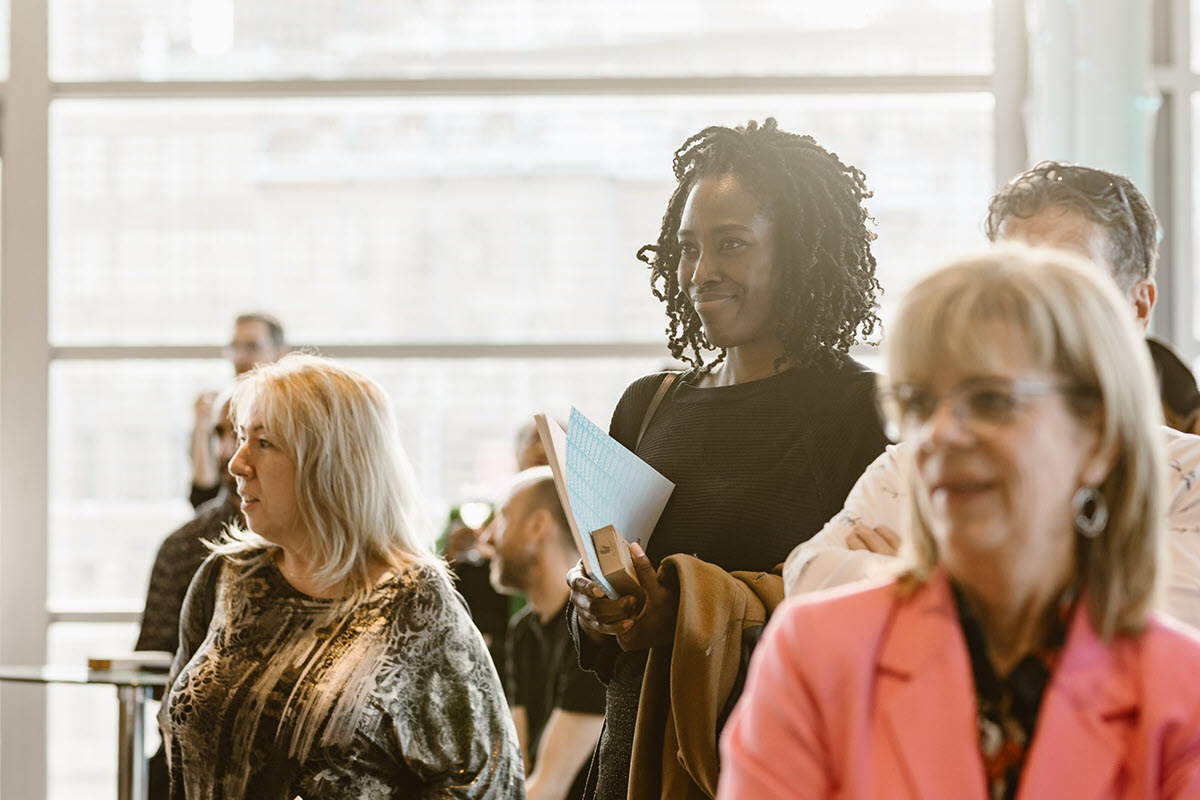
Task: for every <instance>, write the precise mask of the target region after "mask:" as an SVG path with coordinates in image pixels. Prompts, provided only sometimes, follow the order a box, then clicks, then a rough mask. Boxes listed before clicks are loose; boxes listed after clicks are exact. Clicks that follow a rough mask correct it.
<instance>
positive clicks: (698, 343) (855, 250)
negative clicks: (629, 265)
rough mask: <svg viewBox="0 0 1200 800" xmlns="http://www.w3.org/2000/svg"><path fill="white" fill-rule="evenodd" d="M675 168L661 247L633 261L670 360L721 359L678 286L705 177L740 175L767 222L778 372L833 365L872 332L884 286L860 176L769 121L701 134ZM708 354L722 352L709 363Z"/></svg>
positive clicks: (681, 152)
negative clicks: (694, 195) (662, 320)
mask: <svg viewBox="0 0 1200 800" xmlns="http://www.w3.org/2000/svg"><path fill="white" fill-rule="evenodd" d="M674 170H675V178H676V180H677V181H678V182H679V183H678V186H676V187H675V192H674V193H673V194H672V195H671V200H670V202H669V203H668V204H667V211H666V213H665V214H664V215H663V220H662V228H661V230H660V231H659V235H658V242H657V244H648V245H646V246H644V247H642V248H641V249H640V250H638V253H637V257H638V259H639V260H641V261H643V262H645V263H646V264H648V265H649V267H650V271H651V272H650V287H651V289H652V290H653V292H654V296H655V297H657V298H658V299H659V300H662V301H663V302H665V303H666V305H667V318H668V320H669V322H668V323H667V328H666V333H667V345H668V347H669V348H670V350H671V355H673V356H674V357H675V358H677V359H679V360H681V361H686V362H687V363H689V364H691V365H692V366H693V367H695V368H696V369H697V370H700V371H707V370H711V369H712V368H713V367H714V366H716V365H717V364H718V363H720V362H721V360H722V359H724V357H725V351H724V350H721V349H720V348H717V347H715V346H714V345H713V344H712V343H710V342H709V341H708V338H707V337H706V336H705V335H704V331H703V330H702V329H701V324H700V317H699V315H698V314H697V313H696V311H695V309H694V308H693V307H692V304H691V301H690V300H689V298H688V297H686V296H685V295H684V293H683V292H681V291H680V288H679V256H680V248H679V241H678V238H677V237H678V234H679V225H680V218H681V216H682V214H683V207H684V204H685V203H686V202H687V198H688V195H689V193H690V192H691V190H692V187H693V186H695V185H696V183H697V181H699V180H700V178H702V177H707V176H724V175H734V176H735V177H737V178H738V180H739V181H740V182H741V184H742V186H743V187H744V188H745V189H746V191H748V192H750V193H751V194H753V195H754V196H755V197H756V198H757V199H758V201H759V203H760V204H761V206H762V208H763V209H764V210H765V211H766V212H767V213H768V215H769V216H770V218H771V220H772V222H773V223H774V230H775V240H776V241H775V245H776V248H775V253H776V259H777V266H781V267H783V268H782V269H781V270H780V284H779V297H778V299H777V301H776V302H777V309H778V312H777V322H776V331H777V333H778V334H779V339H780V341H781V342H782V343H783V355H782V357H781V358H780V361H779V364H778V365H777V366H782V365H783V364H791V365H796V366H819V365H823V364H828V363H831V362H833V361H836V360H837V359H838V358H839V357H840V356H839V354H842V353H845V352H847V351H848V350H849V349H850V348H851V347H852V346H853V345H855V344H858V343H859V342H860V341H862V340H865V339H866V338H867V337H869V336H871V334H872V333H874V332H875V330H876V328H877V327H879V325H880V322H879V317H878V316H877V315H876V313H875V312H876V310H877V309H878V308H879V301H878V300H877V298H876V295H877V294H878V293H880V292H882V288H881V287H880V285H879V281H878V279H876V277H875V256H874V255H872V254H871V242H872V241H874V239H875V233H874V232H873V231H871V230H870V229H869V228H868V225H867V223H868V220H870V221H872V222H873V221H874V220H872V218H871V217H870V216H868V214H867V211H866V209H865V208H864V207H863V201H864V200H865V199H867V198H869V197H871V192H870V191H868V189H867V185H866V176H865V175H863V173H862V172H861V171H860V170H858V169H856V168H854V167H852V166H848V165H846V164H843V163H842V161H841V159H839V158H838V156H837V154H836V153H831V152H829V151H828V150H826V149H825V148H823V147H821V146H820V145H819V144H817V143H816V141H815V140H814V139H813V138H812V137H811V136H800V135H797V134H794V133H788V132H787V131H783V130H780V129H779V127H778V123H776V121H775V119H774V118H773V117H768V118H767V119H766V121H765V122H763V124H762V125H759V124H758V123H757V122H755V121H753V120H751V121H750V122H748V123H747V124H746V126H745V127H737V128H726V127H721V126H711V127H708V128H705V129H704V130H702V131H700V132H699V133H697V134H696V135H694V136H692V137H690V138H689V139H688V140H687V141H686V142H684V143H683V145H682V146H681V147H680V148H679V149H678V150H676V151H675V159H674ZM860 333H861V336H862V339H860V337H859V335H860ZM689 349H690V351H691V352H690V353H688V352H685V351H687V350H689ZM705 350H717V351H719V352H718V355H717V357H716V358H715V359H714V360H713V361H712V362H710V363H708V364H705V363H704V356H703V351H705Z"/></svg>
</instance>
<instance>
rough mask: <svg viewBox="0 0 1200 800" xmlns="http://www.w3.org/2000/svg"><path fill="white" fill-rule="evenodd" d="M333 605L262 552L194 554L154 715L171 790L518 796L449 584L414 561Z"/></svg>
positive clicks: (223, 794) (498, 723)
mask: <svg viewBox="0 0 1200 800" xmlns="http://www.w3.org/2000/svg"><path fill="white" fill-rule="evenodd" d="M336 609H337V606H336V602H335V601H330V600H320V599H315V598H312V597H309V596H307V595H304V594H301V593H299V592H297V591H296V590H295V589H293V588H292V587H291V585H290V584H288V583H287V581H285V580H284V579H283V576H282V575H281V574H280V573H279V571H278V569H277V568H276V567H275V565H274V563H273V562H272V560H271V558H270V552H269V551H264V552H263V553H262V554H259V555H258V556H257V557H255V558H252V559H249V560H247V561H246V562H244V563H233V562H230V561H227V560H223V559H220V558H217V557H214V558H210V559H209V560H208V561H206V562H205V563H204V565H203V566H202V567H201V568H200V570H199V571H198V572H197V575H196V580H195V581H194V582H193V584H192V587H191V589H190V590H189V594H188V598H187V600H186V601H185V605H184V613H183V620H182V625H181V641H180V650H179V652H178V653H177V654H176V659H175V665H174V667H173V668H172V685H171V689H170V693H169V694H168V697H167V699H166V701H165V702H164V703H163V708H162V712H161V713H160V717H161V719H160V722H161V723H162V724H163V726H164V729H169V731H170V734H171V738H172V742H171V755H172V760H171V784H172V793H173V796H180V797H182V796H184V795H185V794H186V796H187V797H188V798H189V800H209V799H214V800H215V798H255V800H276V798H278V799H279V800H292V798H295V797H297V796H300V797H304V798H322V800H327V799H328V800H342V799H344V800H350V798H355V800H360V799H361V800H384V798H389V799H390V798H400V797H406V798H407V797H426V798H505V800H509V798H521V797H524V788H523V787H524V778H523V772H524V770H523V766H522V762H521V756H520V752H519V749H518V745H517V740H516V734H515V731H514V729H513V726H512V721H511V719H510V717H509V715H508V710H507V707H506V705H505V702H504V695H503V692H502V690H501V688H500V683H499V679H498V677H497V675H496V671H495V668H494V667H493V666H492V662H491V659H490V657H489V656H488V654H487V650H486V648H485V647H484V643H483V640H482V638H481V637H480V635H479V633H478V631H477V630H476V629H475V627H474V626H473V625H472V624H471V621H470V617H469V616H468V614H467V611H466V608H465V606H464V604H463V603H462V600H461V598H460V597H459V596H458V595H457V593H455V591H454V590H453V588H452V587H451V585H450V583H449V581H448V580H447V579H446V578H445V577H443V576H442V575H440V574H438V573H436V572H435V571H433V570H430V569H428V568H424V567H418V568H413V569H410V570H408V571H406V572H405V573H403V574H401V575H398V576H396V577H394V578H392V579H390V580H388V581H385V582H384V583H382V584H380V585H379V586H378V587H376V589H375V590H374V592H373V593H372V594H371V595H370V597H368V598H367V600H365V601H364V602H362V603H360V604H359V605H357V606H355V607H353V608H352V609H349V610H347V611H344V612H338V611H337V610H336ZM210 617H211V623H210V621H209V619H210Z"/></svg>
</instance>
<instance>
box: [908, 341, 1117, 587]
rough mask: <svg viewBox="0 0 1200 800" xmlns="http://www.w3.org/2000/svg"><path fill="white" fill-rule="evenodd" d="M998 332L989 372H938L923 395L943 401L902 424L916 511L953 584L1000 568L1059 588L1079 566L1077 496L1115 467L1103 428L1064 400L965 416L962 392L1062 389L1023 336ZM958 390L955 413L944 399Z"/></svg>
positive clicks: (1034, 400)
mask: <svg viewBox="0 0 1200 800" xmlns="http://www.w3.org/2000/svg"><path fill="white" fill-rule="evenodd" d="M995 329H996V330H995V337H994V341H995V343H996V351H997V352H996V353H995V354H994V358H992V359H991V363H990V364H989V366H988V370H987V373H986V374H978V373H971V374H968V373H966V372H964V371H962V370H959V369H957V368H955V367H952V366H949V365H946V364H943V365H941V366H939V367H937V368H936V369H934V371H933V372H932V373H931V375H930V379H929V381H928V382H927V383H926V384H925V385H924V389H926V390H927V391H928V392H929V393H930V394H931V396H933V397H936V398H940V402H938V403H937V404H936V407H933V408H932V409H931V411H930V412H929V413H928V414H926V415H924V416H923V418H921V419H919V420H910V421H909V422H907V423H904V422H902V423H901V425H902V429H903V434H904V437H905V439H906V440H908V441H910V442H911V446H912V450H911V452H912V454H913V458H914V466H915V472H914V478H915V483H916V487H917V494H918V502H919V505H920V507H921V509H922V514H923V516H924V517H925V518H926V521H927V523H928V526H929V530H930V533H931V534H932V535H933V538H934V541H935V542H936V543H937V546H938V549H939V551H940V553H941V559H942V562H943V563H944V564H945V565H946V568H947V569H948V570H949V572H950V574H951V575H954V576H955V577H957V578H959V579H960V580H963V581H964V582H967V583H969V582H970V579H969V576H971V575H972V574H975V573H977V572H978V571H979V570H980V569H981V568H982V569H995V568H997V566H999V567H1001V568H1003V569H1006V570H1009V571H1015V574H1018V575H1021V576H1022V577H1023V578H1033V579H1040V578H1044V579H1045V580H1046V581H1048V582H1050V583H1052V584H1060V583H1062V582H1064V581H1065V580H1066V577H1069V576H1070V575H1071V574H1072V572H1073V570H1074V566H1075V531H1074V518H1075V512H1074V510H1073V508H1072V505H1071V499H1072V496H1073V495H1074V493H1075V491H1076V490H1077V489H1079V488H1080V487H1081V486H1085V485H1086V486H1096V485H1098V484H1099V483H1101V482H1102V481H1103V479H1104V477H1105V476H1106V474H1107V471H1108V468H1109V467H1108V464H1109V462H1108V460H1107V459H1105V458H1103V457H1101V456H1099V455H1097V453H1096V451H1097V446H1098V445H1097V443H1098V433H1097V430H1096V427H1095V426H1094V425H1090V424H1085V423H1084V422H1083V421H1082V420H1080V419H1079V418H1078V416H1076V414H1074V413H1073V412H1072V410H1071V409H1070V408H1069V407H1068V400H1067V398H1066V397H1065V396H1064V394H1063V393H1062V392H1059V391H1044V392H1039V393H1033V394H1029V395H1018V396H1017V399H1016V402H1015V404H1013V406H1012V412H1011V414H1007V415H1005V414H1001V415H993V416H994V418H989V417H988V416H987V415H986V414H983V413H980V414H973V413H971V409H969V408H966V407H965V406H966V405H968V403H967V401H965V400H963V399H962V394H961V391H962V389H961V387H964V385H970V383H971V382H976V381H980V380H987V381H992V380H995V381H996V385H1000V386H1003V385H1005V384H1006V383H1008V382H1013V381H1016V382H1025V381H1029V382H1038V383H1041V384H1043V385H1044V384H1056V383H1059V382H1060V379H1059V378H1058V377H1057V376H1055V375H1052V374H1050V373H1048V372H1046V371H1045V370H1042V369H1040V368H1038V367H1037V366H1036V365H1035V364H1034V362H1033V359H1032V357H1031V356H1030V353H1029V349H1028V345H1027V343H1026V342H1025V340H1024V337H1023V336H1021V335H1020V334H1019V333H1017V332H1016V331H1015V330H1013V329H1012V328H1009V327H1008V326H1006V325H1003V324H1000V323H997V324H996V325H995ZM956 390H957V391H959V392H960V394H959V395H958V397H957V398H956V399H957V405H958V406H959V407H960V410H959V411H958V413H956V410H955V405H956V402H954V401H952V400H949V399H946V398H947V395H953V394H954V393H955V392H956ZM987 408H988V407H987V406H984V405H978V406H977V407H976V409H975V410H976V411H980V412H983V411H986V410H987Z"/></svg>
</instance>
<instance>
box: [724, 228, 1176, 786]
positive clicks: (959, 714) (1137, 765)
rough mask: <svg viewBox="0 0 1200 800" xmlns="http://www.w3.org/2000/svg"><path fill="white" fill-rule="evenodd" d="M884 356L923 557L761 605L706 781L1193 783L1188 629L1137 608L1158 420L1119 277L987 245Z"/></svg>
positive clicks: (900, 321) (1142, 590) (1153, 559)
mask: <svg viewBox="0 0 1200 800" xmlns="http://www.w3.org/2000/svg"><path fill="white" fill-rule="evenodd" d="M888 348H889V349H888V366H889V374H890V376H891V377H890V379H889V382H888V384H887V385H886V386H884V387H883V388H882V390H881V398H882V400H883V405H884V408H885V409H886V410H887V412H888V417H889V420H890V421H891V423H893V427H894V429H895V430H896V432H897V433H899V435H901V436H902V437H903V438H905V439H906V440H909V441H910V442H911V447H910V448H909V452H910V453H911V454H912V455H911V458H910V463H908V464H907V465H906V466H907V469H908V473H909V480H910V483H911V484H912V489H913V491H912V497H913V500H912V507H911V508H910V514H911V516H910V519H911V520H912V529H913V530H912V534H913V535H912V536H911V537H909V538H910V540H911V541H912V542H913V550H914V552H913V553H911V554H910V555H911V558H912V562H913V566H912V568H911V569H910V570H909V571H908V572H907V573H905V574H904V575H903V576H902V577H901V578H899V579H898V580H894V581H889V582H884V583H875V584H868V585H865V586H864V585H863V584H858V585H852V586H850V587H846V588H844V589H839V590H835V591H833V592H828V593H824V594H818V595H812V596H809V597H807V598H803V599H800V600H795V601H789V602H788V603H786V604H785V605H784V606H783V607H782V609H781V610H780V611H779V612H777V613H776V615H775V617H774V618H773V620H772V622H771V624H770V626H769V627H768V631H767V635H766V637H765V638H764V640H763V642H762V644H761V645H760V646H759V649H758V652H757V653H756V654H755V657H754V661H753V664H752V667H751V671H750V677H749V680H748V682H747V687H746V691H745V694H744V695H743V697H742V701H741V703H740V704H739V705H738V707H737V709H736V710H735V712H734V714H733V716H732V717H731V719H730V722H729V724H728V726H727V727H726V729H725V732H724V735H723V738H722V743H721V753H722V777H721V785H720V788H719V792H718V797H719V798H722V799H724V800H732V798H746V797H751V798H755V800H762V799H763V798H768V797H769V798H790V797H795V798H825V797H837V798H870V799H871V800H889V799H890V798H897V799H898V798H913V800H917V799H920V800H941V798H953V799H954V800H959V799H960V798H962V799H965V800H1014V799H1015V800H1034V799H1035V798H1054V799H1055V800H1057V799H1058V798H1072V800H1077V799H1078V800H1091V799H1092V798H1096V799H1097V800H1099V798H1113V799H1116V798H1125V799H1127V800H1134V798H1137V799H1138V800H1144V799H1146V798H1200V680H1197V676H1198V675H1200V641H1198V640H1197V639H1196V638H1195V635H1194V634H1193V633H1192V632H1191V631H1190V629H1185V628H1183V627H1181V626H1180V627H1177V626H1176V625H1175V624H1174V623H1171V622H1169V621H1165V620H1163V619H1161V618H1159V617H1158V616H1157V615H1156V614H1154V613H1153V612H1152V611H1151V607H1152V605H1153V603H1154V600H1155V595H1156V576H1157V572H1158V569H1159V558H1160V555H1159V554H1160V547H1161V530H1160V529H1161V511H1160V507H1159V505H1160V498H1159V487H1160V486H1161V481H1160V480H1159V476H1158V474H1157V471H1158V465H1159V464H1160V463H1161V457H1160V456H1158V455H1157V453H1156V450H1157V448H1158V447H1159V446H1160V443H1159V442H1158V440H1157V438H1156V436H1155V430H1154V423H1155V421H1156V420H1157V421H1159V422H1161V420H1160V419H1158V418H1159V415H1160V412H1159V411H1158V410H1157V405H1156V400H1155V398H1154V377H1153V372H1152V371H1151V368H1150V364H1149V360H1148V357H1147V354H1146V349H1145V345H1143V344H1142V343H1141V341H1140V340H1139V339H1138V337H1137V334H1136V332H1135V331H1134V329H1133V325H1132V320H1131V319H1129V312H1128V311H1127V309H1126V308H1125V307H1124V305H1123V304H1122V301H1121V299H1120V297H1119V295H1118V294H1117V293H1116V291H1115V287H1113V286H1112V284H1111V283H1110V282H1106V280H1105V279H1104V278H1103V277H1101V276H1100V275H1099V274H1098V273H1097V272H1096V270H1095V268H1094V267H1092V266H1091V265H1090V264H1087V263H1086V262H1080V261H1076V260H1075V259H1074V258H1073V257H1070V256H1067V255H1065V254H1063V253H1059V252H1056V251H1049V250H1029V249H999V250H994V251H990V252H989V253H988V254H987V255H984V256H980V257H978V258H976V259H972V260H970V261H964V262H961V263H959V264H955V265H952V266H950V267H947V268H945V269H943V270H940V271H938V272H936V273H934V274H932V275H931V276H929V277H928V278H926V279H925V280H923V281H922V282H920V283H919V284H917V286H915V287H914V288H913V289H912V290H911V291H910V293H909V294H908V296H907V297H906V298H905V299H904V301H903V303H902V304H901V309H900V311H899V313H898V315H897V318H896V320H895V321H894V322H893V324H892V333H891V337H890V340H889V342H888Z"/></svg>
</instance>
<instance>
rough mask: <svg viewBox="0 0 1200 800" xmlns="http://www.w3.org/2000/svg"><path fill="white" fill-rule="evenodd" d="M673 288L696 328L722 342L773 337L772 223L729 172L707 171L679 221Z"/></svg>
mask: <svg viewBox="0 0 1200 800" xmlns="http://www.w3.org/2000/svg"><path fill="white" fill-rule="evenodd" d="M678 237H679V250H680V256H679V288H680V291H682V292H683V293H684V294H685V295H686V296H687V297H688V298H689V299H690V300H691V303H692V306H693V307H694V308H695V309H696V313H697V314H699V316H700V321H701V322H702V323H703V325H704V333H705V335H706V336H707V337H708V340H709V341H710V342H712V343H713V344H714V345H715V346H717V347H721V348H725V349H729V348H734V347H741V346H745V345H752V344H759V343H764V342H771V343H778V341H779V337H778V335H777V334H776V332H775V322H776V316H777V315H776V310H775V309H776V295H777V287H778V280H777V275H776V270H775V230H774V223H773V222H772V221H771V219H770V217H769V216H768V215H767V213H766V211H765V210H764V209H763V208H762V207H761V206H760V204H759V202H758V199H757V198H755V196H754V195H752V194H750V192H748V191H746V190H745V188H744V187H743V186H742V182H741V181H740V180H739V179H738V178H737V177H736V176H734V175H721V176H708V177H703V178H701V179H700V180H699V181H697V182H696V185H695V186H694V187H692V190H691V192H690V193H689V194H688V198H687V201H686V203H685V205H684V207H683V214H682V216H681V218H680V223H679V234H678Z"/></svg>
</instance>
